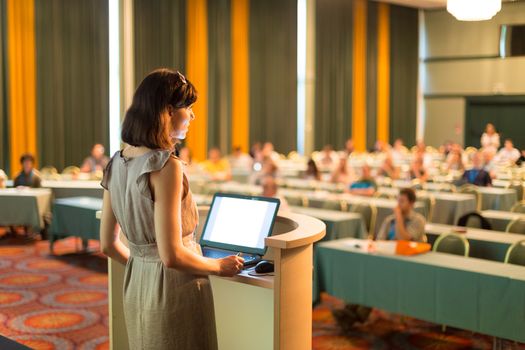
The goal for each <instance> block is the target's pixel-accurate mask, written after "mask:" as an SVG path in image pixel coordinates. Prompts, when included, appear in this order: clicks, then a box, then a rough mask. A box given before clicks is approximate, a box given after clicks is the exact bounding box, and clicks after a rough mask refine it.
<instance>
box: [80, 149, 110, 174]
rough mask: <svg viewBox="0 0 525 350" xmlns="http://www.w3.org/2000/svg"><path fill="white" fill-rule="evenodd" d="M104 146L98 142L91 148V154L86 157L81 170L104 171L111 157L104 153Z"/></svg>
mask: <svg viewBox="0 0 525 350" xmlns="http://www.w3.org/2000/svg"><path fill="white" fill-rule="evenodd" d="M104 151H105V150H104V146H102V145H101V144H99V143H97V144H96V145H94V146H93V148H92V149H91V155H90V156H89V157H87V158H86V159H84V162H83V163H82V166H81V167H80V171H81V172H83V173H94V172H97V171H103V170H104V169H105V168H106V165H108V163H109V157H108V156H106V155H105V154H104Z"/></svg>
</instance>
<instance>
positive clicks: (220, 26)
mask: <svg viewBox="0 0 525 350" xmlns="http://www.w3.org/2000/svg"><path fill="white" fill-rule="evenodd" d="M231 69H232V67H231V0H208V146H209V147H219V148H220V149H221V150H222V152H223V153H224V154H227V153H229V151H230V148H231V132H230V130H231V109H232V91H231V72H232V71H231Z"/></svg>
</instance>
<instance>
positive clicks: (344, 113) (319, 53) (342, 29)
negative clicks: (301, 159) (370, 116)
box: [314, 0, 353, 149]
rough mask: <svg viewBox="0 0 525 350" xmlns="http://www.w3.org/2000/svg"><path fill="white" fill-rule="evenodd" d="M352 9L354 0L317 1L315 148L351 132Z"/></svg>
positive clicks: (338, 145) (337, 141)
mask: <svg viewBox="0 0 525 350" xmlns="http://www.w3.org/2000/svg"><path fill="white" fill-rule="evenodd" d="M352 11H353V9H352V1H348V0H322V1H316V12H315V13H316V39H315V41H316V48H315V51H316V59H315V60H316V61H315V64H316V75H315V77H316V80H315V92H316V96H315V123H314V125H315V148H316V149H321V148H322V147H323V146H324V145H326V144H331V145H333V146H334V147H335V148H342V147H343V145H344V142H345V141H346V139H347V138H349V137H351V135H352V129H351V127H352V22H353V21H352Z"/></svg>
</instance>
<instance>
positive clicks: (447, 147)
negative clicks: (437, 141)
mask: <svg viewBox="0 0 525 350" xmlns="http://www.w3.org/2000/svg"><path fill="white" fill-rule="evenodd" d="M453 144H454V143H453V142H452V141H445V142H444V143H443V144H442V145H441V146H439V153H441V154H442V155H443V156H444V158H446V157H447V156H448V155H449V154H450V151H452V146H453Z"/></svg>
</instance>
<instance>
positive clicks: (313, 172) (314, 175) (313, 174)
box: [303, 158, 321, 181]
mask: <svg viewBox="0 0 525 350" xmlns="http://www.w3.org/2000/svg"><path fill="white" fill-rule="evenodd" d="M303 178H304V179H306V180H316V181H319V180H321V173H320V172H319V169H317V165H316V164H315V162H314V160H313V159H312V158H310V160H308V163H307V165H306V172H305V173H304V175H303Z"/></svg>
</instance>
